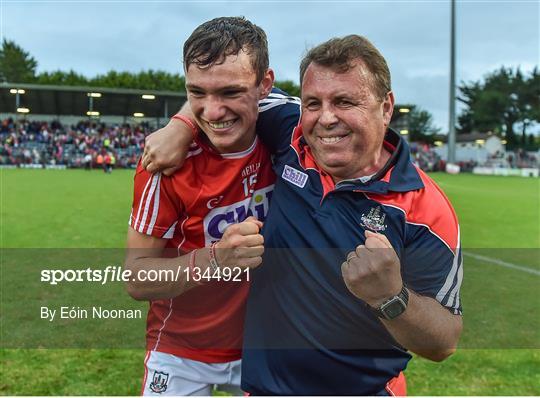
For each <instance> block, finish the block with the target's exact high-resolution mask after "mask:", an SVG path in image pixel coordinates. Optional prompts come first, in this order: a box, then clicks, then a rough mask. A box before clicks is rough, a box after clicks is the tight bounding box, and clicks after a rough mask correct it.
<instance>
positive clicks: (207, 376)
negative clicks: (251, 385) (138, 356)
mask: <svg viewBox="0 0 540 398" xmlns="http://www.w3.org/2000/svg"><path fill="white" fill-rule="evenodd" d="M240 367H241V360H237V361H233V362H225V363H206V362H199V361H194V360H192V359H186V358H182V357H177V356H176V355H172V354H166V353H163V352H158V351H148V352H147V353H146V358H145V361H144V380H143V387H142V392H141V395H146V396H160V395H206V396H209V395H212V390H213V389H214V386H216V385H217V386H218V389H219V390H221V391H227V392H229V393H232V394H233V395H244V394H243V391H242V390H241V389H240Z"/></svg>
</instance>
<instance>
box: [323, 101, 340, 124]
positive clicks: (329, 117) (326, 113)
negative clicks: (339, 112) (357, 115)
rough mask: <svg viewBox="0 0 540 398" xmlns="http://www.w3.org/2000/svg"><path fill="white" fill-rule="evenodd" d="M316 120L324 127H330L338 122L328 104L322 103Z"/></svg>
mask: <svg viewBox="0 0 540 398" xmlns="http://www.w3.org/2000/svg"><path fill="white" fill-rule="evenodd" d="M318 122H319V124H320V125H322V126H323V127H324V128H325V129H331V128H332V127H334V126H335V125H336V124H337V123H338V122H339V119H338V118H337V116H336V114H335V113H334V111H333V110H332V108H331V107H330V106H329V105H323V107H322V108H321V114H320V116H319V120H318Z"/></svg>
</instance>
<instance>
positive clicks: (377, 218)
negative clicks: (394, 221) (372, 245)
mask: <svg viewBox="0 0 540 398" xmlns="http://www.w3.org/2000/svg"><path fill="white" fill-rule="evenodd" d="M385 218H386V214H385V213H384V212H383V211H382V208H381V206H377V207H372V208H371V209H370V210H369V213H368V214H365V213H363V214H362V217H360V225H361V226H362V227H364V228H365V229H369V230H371V231H375V232H379V231H384V230H385V229H386V224H385V223H384V220H385Z"/></svg>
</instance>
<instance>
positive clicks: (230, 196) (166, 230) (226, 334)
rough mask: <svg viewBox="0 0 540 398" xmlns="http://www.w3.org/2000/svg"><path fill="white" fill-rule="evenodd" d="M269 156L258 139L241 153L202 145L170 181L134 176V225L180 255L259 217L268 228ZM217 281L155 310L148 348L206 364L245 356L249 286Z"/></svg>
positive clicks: (155, 306) (149, 324)
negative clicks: (221, 152) (160, 239)
mask: <svg viewBox="0 0 540 398" xmlns="http://www.w3.org/2000/svg"><path fill="white" fill-rule="evenodd" d="M274 180H275V176H274V173H273V172H272V167H271V162H270V155H269V153H268V151H267V150H266V148H265V147H264V146H263V145H262V144H261V143H260V142H259V140H258V139H257V138H256V139H255V141H254V142H253V145H252V146H251V147H250V148H249V149H247V150H245V151H243V152H239V153H231V154H219V153H217V152H215V151H214V150H213V149H211V148H210V147H209V146H208V145H207V144H206V143H204V142H201V141H199V140H197V141H196V142H194V143H193V144H192V146H191V147H190V152H189V154H188V157H187V158H186V161H185V163H184V166H183V167H182V169H181V170H178V171H177V172H176V173H174V174H173V175H172V176H170V177H167V176H164V175H162V174H160V173H157V174H154V175H152V174H149V173H148V172H146V171H145V170H144V169H143V168H142V167H141V165H140V163H139V165H138V167H137V171H136V174H135V188H134V191H135V193H134V198H133V206H132V210H131V216H130V221H129V225H130V226H131V227H132V228H133V229H135V230H136V231H138V232H140V233H143V234H147V235H151V236H154V237H157V238H165V239H168V242H167V245H166V248H168V249H171V248H175V249H177V251H178V255H181V254H183V253H186V252H190V251H192V250H194V249H196V248H200V247H208V246H210V244H211V243H212V242H215V241H217V240H219V239H221V237H222V236H223V233H224V231H225V229H226V228H227V227H228V226H229V225H231V224H234V223H238V222H241V221H243V220H244V219H246V218H247V217H249V216H251V215H253V216H255V217H256V218H258V219H259V220H261V221H264V220H265V218H266V215H267V213H268V206H269V201H270V198H271V195H272V190H273V188H274ZM242 279H243V281H242V282H223V281H212V282H209V283H205V284H203V285H201V286H198V287H196V288H193V289H191V290H189V291H187V292H185V293H184V294H182V295H180V296H177V297H175V298H173V299H166V300H155V301H151V303H150V310H149V312H148V318H147V331H146V336H147V349H148V350H156V351H161V352H166V353H170V354H174V355H178V356H181V357H185V358H190V359H194V360H198V361H202V362H208V363H212V362H228V361H233V360H237V359H239V358H240V355H241V347H242V333H243V324H244V312H245V302H246V298H247V293H248V289H249V283H248V282H247V281H246V280H245V279H246V278H245V277H243V278H242Z"/></svg>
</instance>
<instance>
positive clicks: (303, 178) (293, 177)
mask: <svg viewBox="0 0 540 398" xmlns="http://www.w3.org/2000/svg"><path fill="white" fill-rule="evenodd" d="M281 177H282V178H283V179H284V180H286V181H289V182H290V183H291V184H293V185H296V186H297V187H300V188H304V187H305V186H306V182H307V180H308V175H307V174H306V173H302V172H301V171H299V170H296V169H294V168H292V167H291V166H289V165H285V168H284V169H283V173H281Z"/></svg>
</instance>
